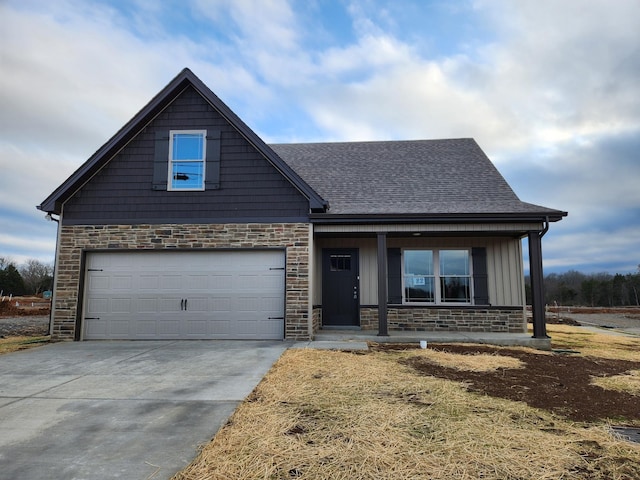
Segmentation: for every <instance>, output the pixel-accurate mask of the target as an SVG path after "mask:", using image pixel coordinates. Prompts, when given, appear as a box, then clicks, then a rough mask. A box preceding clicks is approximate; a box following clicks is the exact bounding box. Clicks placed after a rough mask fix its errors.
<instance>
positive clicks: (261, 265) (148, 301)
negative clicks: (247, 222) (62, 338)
mask: <svg viewBox="0 0 640 480" xmlns="http://www.w3.org/2000/svg"><path fill="white" fill-rule="evenodd" d="M284 269H285V259H284V252H282V251H274V250H242V251H216V252H126V253H123V252H118V253H89V254H88V255H87V268H86V276H85V308H84V310H83V338H85V339H88V340H89V339H282V338H283V337H284V281H285V270H284Z"/></svg>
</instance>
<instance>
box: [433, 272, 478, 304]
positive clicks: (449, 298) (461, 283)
mask: <svg viewBox="0 0 640 480" xmlns="http://www.w3.org/2000/svg"><path fill="white" fill-rule="evenodd" d="M440 288H441V290H442V292H441V296H442V301H443V302H464V303H469V302H470V301H471V297H470V294H469V277H440Z"/></svg>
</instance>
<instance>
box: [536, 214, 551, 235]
mask: <svg viewBox="0 0 640 480" xmlns="http://www.w3.org/2000/svg"><path fill="white" fill-rule="evenodd" d="M548 231H549V215H547V216H546V217H544V228H543V229H542V231H540V233H538V235H539V236H540V239H541V240H542V237H544V236H545V234H546V233H547V232H548Z"/></svg>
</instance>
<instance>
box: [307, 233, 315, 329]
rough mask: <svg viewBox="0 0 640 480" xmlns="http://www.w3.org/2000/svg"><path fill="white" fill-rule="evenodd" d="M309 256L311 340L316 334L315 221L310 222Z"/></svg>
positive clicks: (309, 320) (308, 309)
mask: <svg viewBox="0 0 640 480" xmlns="http://www.w3.org/2000/svg"><path fill="white" fill-rule="evenodd" d="M307 255H308V258H307V262H308V264H309V269H308V271H309V281H308V283H307V288H308V292H307V295H308V297H307V298H308V304H307V312H308V313H307V335H308V336H309V340H313V337H314V335H315V333H316V332H315V331H314V328H313V299H314V293H315V281H314V280H315V262H316V253H315V245H314V244H313V223H309V248H308V253H307Z"/></svg>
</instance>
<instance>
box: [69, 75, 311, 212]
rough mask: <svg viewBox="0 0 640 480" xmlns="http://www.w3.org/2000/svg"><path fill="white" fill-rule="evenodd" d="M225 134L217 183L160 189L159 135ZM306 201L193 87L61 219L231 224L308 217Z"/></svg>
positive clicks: (75, 198)
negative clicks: (156, 159)
mask: <svg viewBox="0 0 640 480" xmlns="http://www.w3.org/2000/svg"><path fill="white" fill-rule="evenodd" d="M202 129H206V130H207V134H209V133H210V132H220V175H219V182H220V183H219V188H211V187H210V186H208V187H207V189H206V190H205V191H198V192H176V191H172V192H170V191H166V188H165V189H155V190H154V187H153V184H154V178H153V175H154V165H153V164H154V152H155V141H156V135H157V132H166V133H167V134H168V131H169V130H202ZM308 213H309V202H308V200H307V199H306V198H305V197H304V196H303V195H302V194H301V193H300V192H299V191H298V190H297V189H296V188H295V187H294V186H293V185H292V184H291V183H290V182H289V181H288V180H286V179H285V178H284V177H283V176H282V174H281V173H280V172H278V171H277V170H276V169H275V168H274V167H273V166H272V165H271V163H270V162H269V161H267V160H266V159H265V158H264V156H263V155H262V154H260V153H259V152H258V151H257V150H256V149H255V148H254V147H253V146H252V145H251V144H250V143H249V142H248V141H247V140H246V139H245V138H244V137H243V136H242V135H241V134H240V133H239V132H238V131H237V130H236V129H235V128H234V127H233V126H232V125H230V124H229V123H228V122H227V121H226V120H225V119H224V118H223V117H222V116H221V115H220V114H219V113H218V112H217V111H216V110H215V109H214V108H213V107H212V106H211V105H209V103H207V102H206V101H205V100H204V99H203V98H202V96H200V94H198V93H197V92H196V91H195V90H194V89H193V88H191V87H188V88H186V89H185V90H184V91H183V92H182V93H181V94H180V95H179V96H178V97H177V98H176V99H175V100H174V101H173V102H172V103H171V104H170V105H169V106H167V107H166V108H165V109H164V110H163V111H162V112H161V113H160V114H159V115H158V116H157V117H156V118H155V119H154V120H153V121H151V122H150V123H149V124H148V125H147V126H146V127H145V128H144V129H143V130H142V131H141V132H140V133H138V134H137V135H136V137H135V138H134V139H133V140H132V141H131V142H129V144H128V145H126V146H125V147H124V148H123V149H122V150H121V151H120V152H119V153H118V154H116V155H115V156H114V157H113V158H112V159H111V160H110V161H109V162H108V163H107V164H106V165H105V167H104V168H103V169H102V170H101V171H100V172H99V173H98V174H97V175H95V176H94V177H93V178H92V179H91V180H90V181H89V182H88V183H87V184H85V185H84V186H83V187H82V188H81V189H80V190H78V191H77V192H76V193H75V194H74V195H73V197H72V198H70V199H69V200H68V201H67V202H66V203H65V205H64V217H63V218H64V223H65V224H68V225H73V224H75V225H81V224H133V223H232V222H285V221H286V222H299V221H308Z"/></svg>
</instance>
